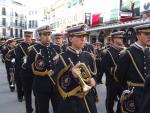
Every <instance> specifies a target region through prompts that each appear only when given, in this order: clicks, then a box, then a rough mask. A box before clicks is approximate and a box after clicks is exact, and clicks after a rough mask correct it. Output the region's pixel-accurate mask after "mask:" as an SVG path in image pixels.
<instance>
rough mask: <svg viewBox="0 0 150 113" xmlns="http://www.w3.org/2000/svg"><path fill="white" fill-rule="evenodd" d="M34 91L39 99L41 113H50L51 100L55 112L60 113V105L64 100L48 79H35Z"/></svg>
mask: <svg viewBox="0 0 150 113" xmlns="http://www.w3.org/2000/svg"><path fill="white" fill-rule="evenodd" d="M33 91H34V93H35V96H36V98H37V104H38V108H39V113H49V101H50V100H51V103H52V108H53V112H54V113H59V112H58V111H59V109H58V104H60V101H61V100H62V98H61V99H60V96H59V95H58V91H57V88H56V86H54V84H53V83H52V82H51V80H50V79H49V78H48V77H47V78H46V77H34V80H33ZM60 113H62V112H60Z"/></svg>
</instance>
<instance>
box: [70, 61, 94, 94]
mask: <svg viewBox="0 0 150 113" xmlns="http://www.w3.org/2000/svg"><path fill="white" fill-rule="evenodd" d="M68 60H69V62H70V64H71V65H72V67H74V64H73V62H72V61H71V59H70V58H69V59H68ZM76 67H77V68H80V69H81V71H82V72H81V75H77V76H78V79H79V81H80V85H81V92H82V93H83V95H84V96H85V95H86V94H87V93H88V91H89V90H90V89H91V88H92V87H91V86H89V85H87V84H86V81H87V79H88V78H92V75H91V73H90V71H89V69H88V68H87V66H86V65H85V64H84V63H80V62H79V63H77V64H76Z"/></svg>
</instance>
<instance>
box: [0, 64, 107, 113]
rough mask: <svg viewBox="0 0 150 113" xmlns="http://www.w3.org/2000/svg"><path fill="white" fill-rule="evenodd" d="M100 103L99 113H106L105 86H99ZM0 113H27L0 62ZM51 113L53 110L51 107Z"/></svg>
mask: <svg viewBox="0 0 150 113" xmlns="http://www.w3.org/2000/svg"><path fill="white" fill-rule="evenodd" d="M97 89H98V94H99V98H100V102H99V103H98V104H97V108H98V113H106V110H105V97H106V91H105V85H99V86H97ZM0 113H26V112H25V104H24V102H22V103H19V102H18V101H17V95H16V92H10V90H9V87H8V83H7V79H6V71H5V66H4V64H3V63H2V62H1V61H0ZM50 113H53V112H52V108H51V105H50Z"/></svg>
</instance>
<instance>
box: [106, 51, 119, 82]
mask: <svg viewBox="0 0 150 113" xmlns="http://www.w3.org/2000/svg"><path fill="white" fill-rule="evenodd" d="M107 52H108V54H109V55H110V57H111V59H112V61H113V63H114V65H115V71H116V69H117V64H116V62H115V60H114V58H113V56H112V54H111V52H110V51H109V50H107ZM115 71H114V73H113V77H114V79H115V81H116V82H117V81H118V79H117V78H116V76H115Z"/></svg>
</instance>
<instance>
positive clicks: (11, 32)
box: [10, 28, 13, 37]
mask: <svg viewBox="0 0 150 113" xmlns="http://www.w3.org/2000/svg"><path fill="white" fill-rule="evenodd" d="M10 36H11V37H13V28H11V29H10Z"/></svg>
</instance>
